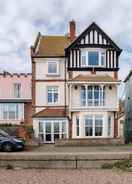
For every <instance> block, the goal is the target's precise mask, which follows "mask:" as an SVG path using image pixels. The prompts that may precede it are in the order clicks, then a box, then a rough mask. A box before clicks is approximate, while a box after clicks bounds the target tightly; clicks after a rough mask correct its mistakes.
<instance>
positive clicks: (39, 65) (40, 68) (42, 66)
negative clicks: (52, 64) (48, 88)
mask: <svg viewBox="0 0 132 184" xmlns="http://www.w3.org/2000/svg"><path fill="white" fill-rule="evenodd" d="M48 61H56V62H58V65H59V75H55V76H52V75H48ZM64 71H65V59H64V58H39V59H36V79H37V80H46V79H64V73H65V72H64Z"/></svg>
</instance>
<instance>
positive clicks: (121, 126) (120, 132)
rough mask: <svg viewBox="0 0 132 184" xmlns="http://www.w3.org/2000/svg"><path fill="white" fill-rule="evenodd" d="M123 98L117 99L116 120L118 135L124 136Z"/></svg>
mask: <svg viewBox="0 0 132 184" xmlns="http://www.w3.org/2000/svg"><path fill="white" fill-rule="evenodd" d="M124 104H125V101H124V100H120V101H119V110H118V112H117V120H118V137H123V138H124V125H125V112H124V111H125V110H124Z"/></svg>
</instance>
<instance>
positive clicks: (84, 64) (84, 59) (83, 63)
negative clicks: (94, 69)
mask: <svg viewBox="0 0 132 184" xmlns="http://www.w3.org/2000/svg"><path fill="white" fill-rule="evenodd" d="M81 62H82V66H86V65H87V61H86V55H82V57H81Z"/></svg>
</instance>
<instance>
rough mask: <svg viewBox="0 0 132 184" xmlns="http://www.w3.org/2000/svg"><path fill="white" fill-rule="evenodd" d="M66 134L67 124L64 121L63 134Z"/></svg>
mask: <svg viewBox="0 0 132 184" xmlns="http://www.w3.org/2000/svg"><path fill="white" fill-rule="evenodd" d="M66 132H67V131H66V122H65V121H62V134H65V133H66Z"/></svg>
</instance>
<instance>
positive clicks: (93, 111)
mask: <svg viewBox="0 0 132 184" xmlns="http://www.w3.org/2000/svg"><path fill="white" fill-rule="evenodd" d="M121 51H122V50H121V49H120V48H119V47H118V46H117V45H116V44H115V43H114V42H113V41H112V40H111V38H110V37H109V36H108V35H107V34H106V33H104V31H103V30H102V29H101V28H100V27H99V26H98V25H97V24H95V23H92V24H91V25H90V26H89V27H88V28H87V29H86V30H84V31H83V32H82V33H81V34H80V35H79V36H76V24H75V21H71V22H70V26H69V34H68V35H66V36H42V35H41V34H40V33H39V34H38V36H37V39H36V42H35V44H34V46H32V47H31V58H32V111H33V128H34V132H35V136H36V137H39V138H41V140H42V142H44V143H54V142H55V140H58V139H95V138H96V139H102V140H103V139H104V138H105V140H106V139H114V138H117V137H118V123H117V120H116V113H117V111H118V97H117V86H118V85H119V84H120V81H119V80H118V70H119V56H120V54H121Z"/></svg>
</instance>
